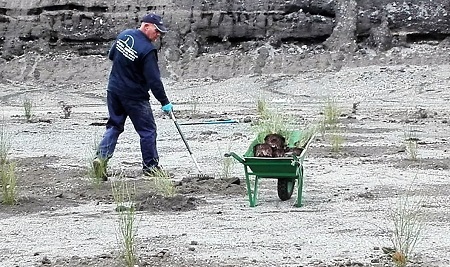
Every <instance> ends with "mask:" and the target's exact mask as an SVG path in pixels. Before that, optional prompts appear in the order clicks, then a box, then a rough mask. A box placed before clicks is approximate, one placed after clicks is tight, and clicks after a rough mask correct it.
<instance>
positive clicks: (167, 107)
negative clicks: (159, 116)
mask: <svg viewBox="0 0 450 267" xmlns="http://www.w3.org/2000/svg"><path fill="white" fill-rule="evenodd" d="M161 109H162V110H163V111H164V112H165V113H170V112H171V111H172V110H173V105H172V103H170V102H169V104H165V105H164V106H162V107H161Z"/></svg>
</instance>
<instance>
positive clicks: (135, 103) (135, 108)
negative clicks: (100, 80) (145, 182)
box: [97, 91, 159, 170]
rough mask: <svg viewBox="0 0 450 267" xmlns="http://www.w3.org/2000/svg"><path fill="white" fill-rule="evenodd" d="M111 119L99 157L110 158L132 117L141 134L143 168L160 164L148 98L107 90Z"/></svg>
mask: <svg viewBox="0 0 450 267" xmlns="http://www.w3.org/2000/svg"><path fill="white" fill-rule="evenodd" d="M107 103H108V112H109V119H108V122H107V123H106V131H105V134H104V135H103V140H102V141H101V142H100V145H99V148H98V152H97V154H98V157H101V158H103V159H109V158H111V157H112V155H113V153H114V150H115V148H116V144H117V139H118V138H119V135H120V134H121V133H122V132H123V130H124V125H125V120H126V119H127V117H130V120H131V122H132V123H133V125H134V129H135V130H136V132H137V133H138V134H139V137H140V145H141V153H142V163H143V164H142V165H143V169H144V170H146V169H150V168H152V167H155V166H157V165H158V160H159V157H158V152H157V149H156V123H155V119H154V117H153V112H152V109H151V107H150V102H149V101H148V100H132V99H128V98H124V97H121V96H118V95H116V94H114V93H112V92H109V91H108V92H107Z"/></svg>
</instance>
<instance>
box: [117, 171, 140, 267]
mask: <svg viewBox="0 0 450 267" xmlns="http://www.w3.org/2000/svg"><path fill="white" fill-rule="evenodd" d="M116 177H118V179H114V180H115V181H114V182H112V183H111V186H112V194H113V197H114V202H115V204H116V211H117V214H118V228H117V236H118V239H119V243H120V246H121V250H122V256H123V259H124V262H125V266H127V267H134V266H136V262H137V257H136V244H135V237H136V233H137V227H136V205H135V203H134V195H135V192H136V189H135V187H134V186H133V187H130V185H129V184H128V183H127V182H126V181H125V179H124V177H123V175H117V176H116Z"/></svg>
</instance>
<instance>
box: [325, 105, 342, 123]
mask: <svg viewBox="0 0 450 267" xmlns="http://www.w3.org/2000/svg"><path fill="white" fill-rule="evenodd" d="M340 113H341V112H340V110H339V108H338V107H337V104H336V100H334V99H328V100H327V103H326V105H325V107H324V110H323V114H324V123H325V124H326V125H328V126H331V125H334V124H336V123H338V119H339V116H340V115H341V114H340Z"/></svg>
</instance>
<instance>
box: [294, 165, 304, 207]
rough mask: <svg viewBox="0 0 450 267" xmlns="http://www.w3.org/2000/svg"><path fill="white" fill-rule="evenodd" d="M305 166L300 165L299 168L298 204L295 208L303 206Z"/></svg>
mask: <svg viewBox="0 0 450 267" xmlns="http://www.w3.org/2000/svg"><path fill="white" fill-rule="evenodd" d="M303 175H304V173H303V165H300V166H298V167H297V179H298V183H297V203H296V205H295V206H297V207H301V206H302V192H303Z"/></svg>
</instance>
